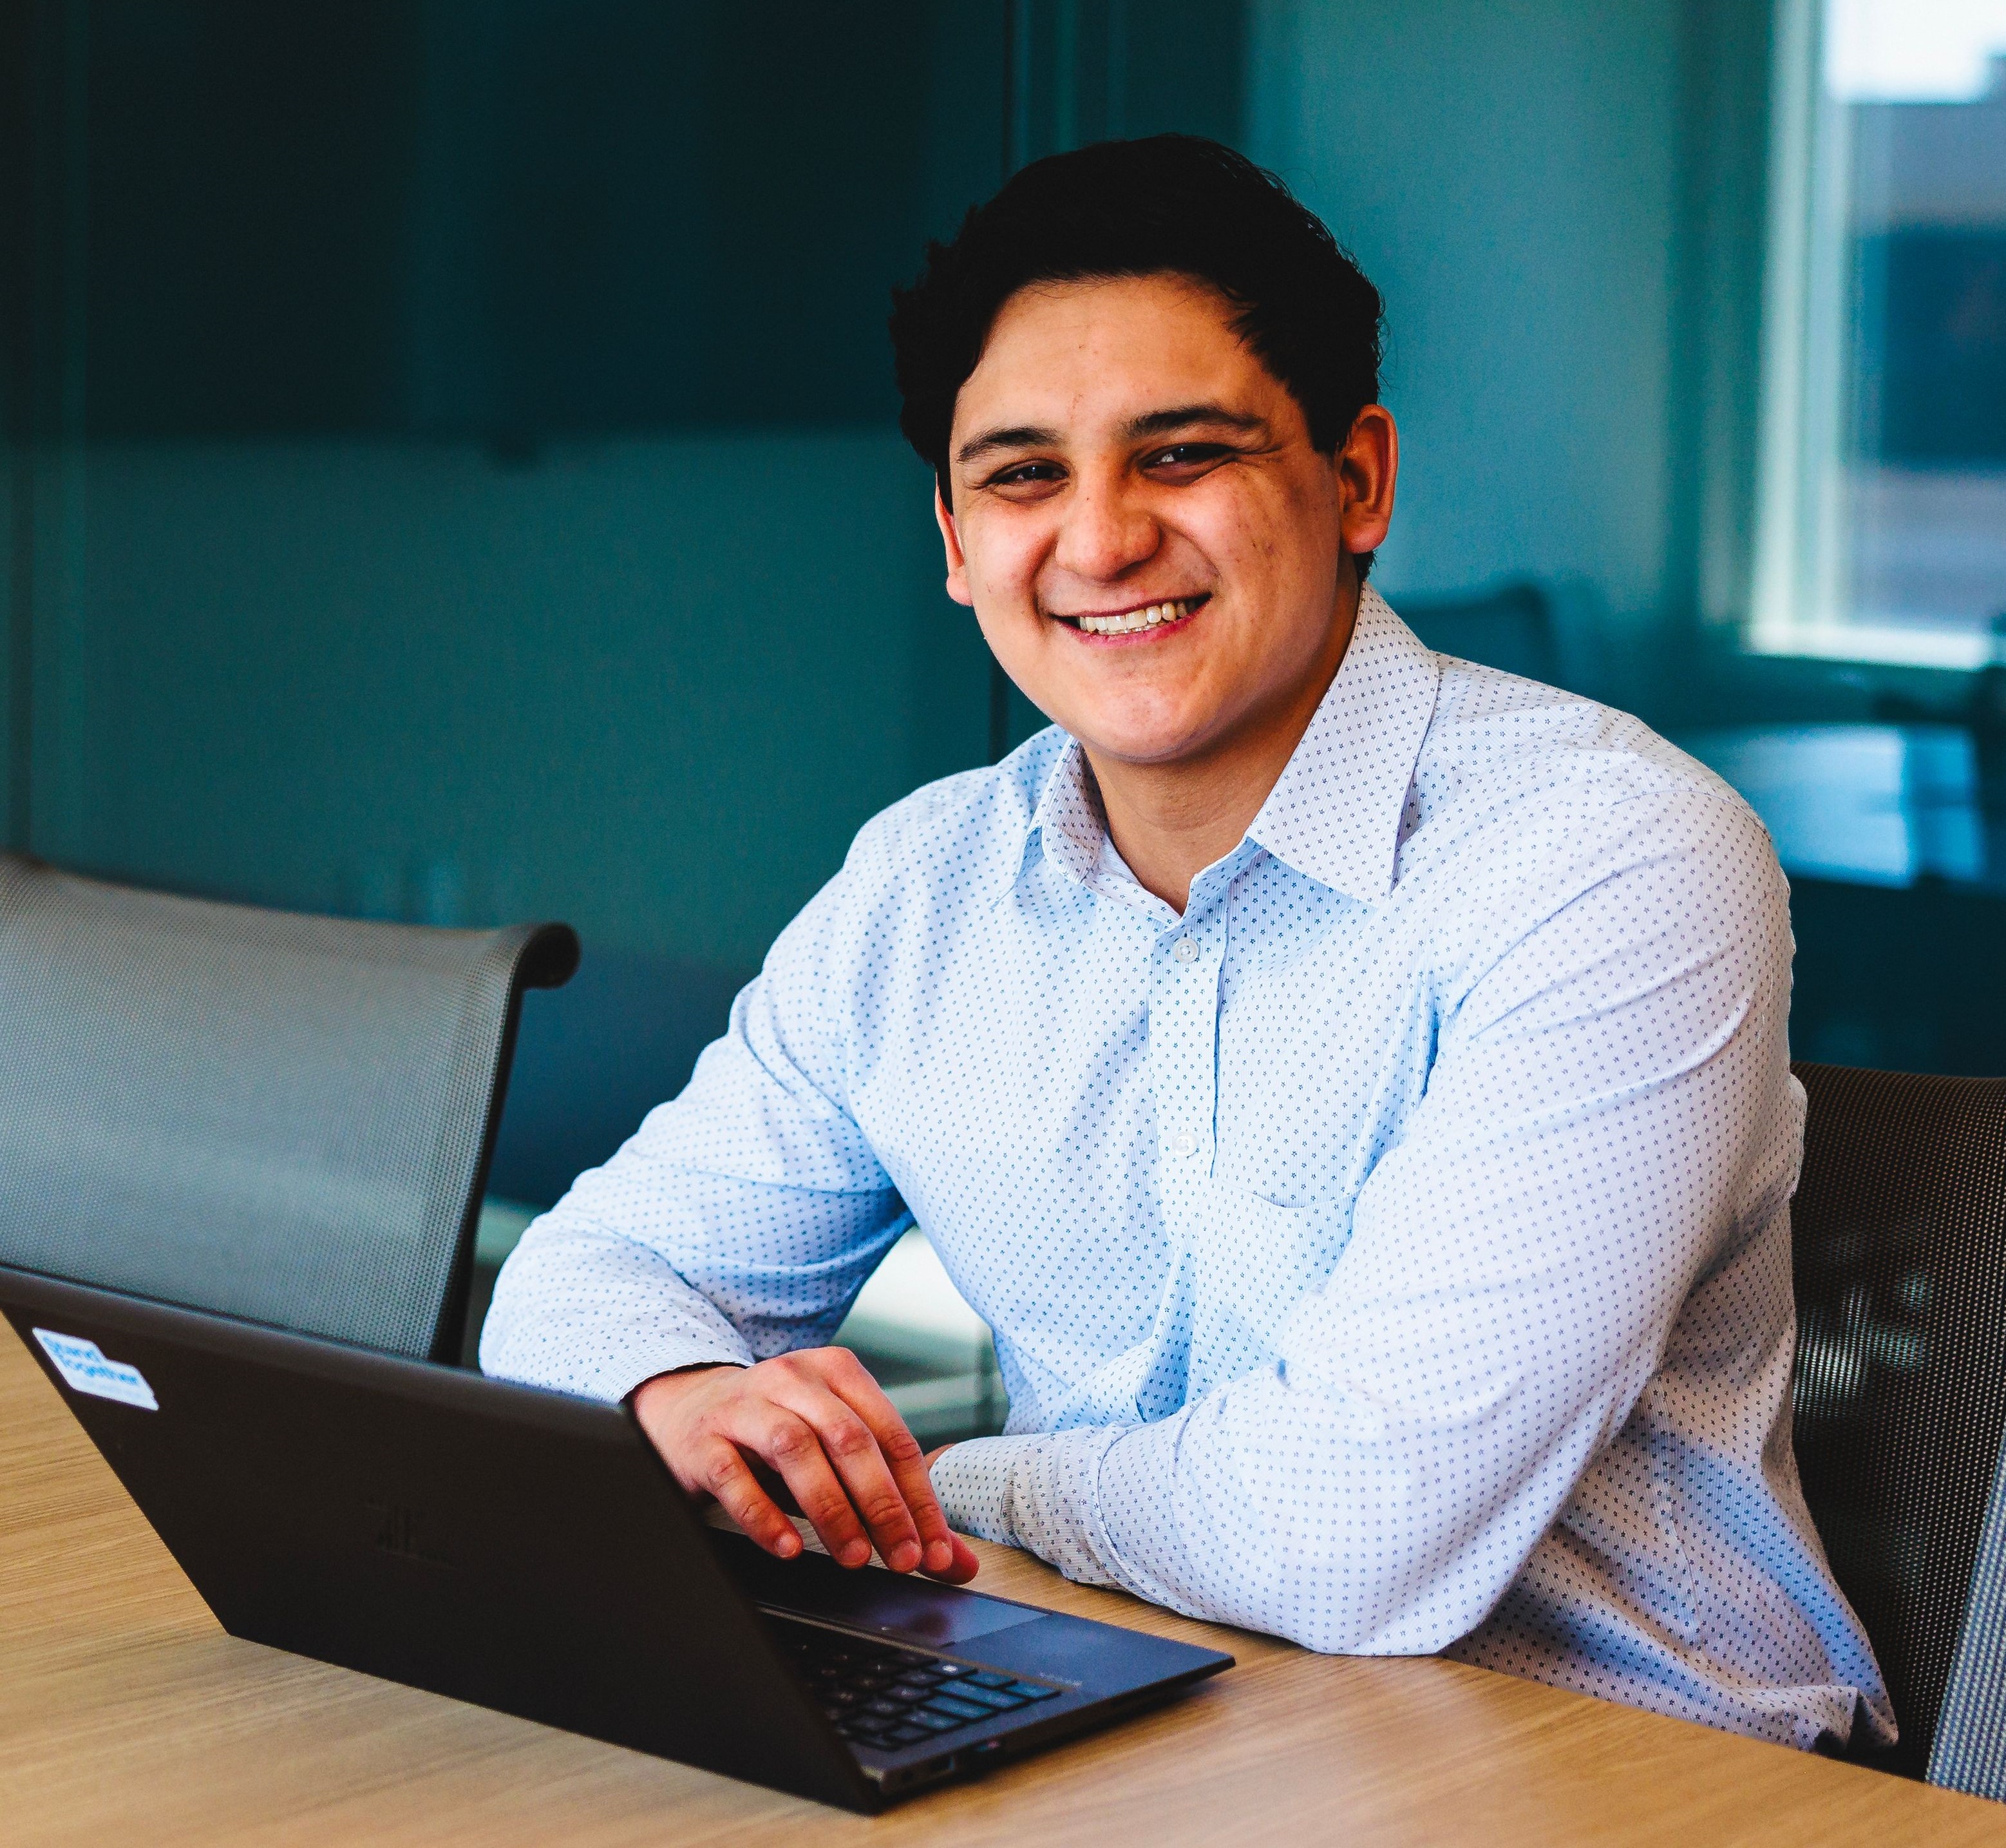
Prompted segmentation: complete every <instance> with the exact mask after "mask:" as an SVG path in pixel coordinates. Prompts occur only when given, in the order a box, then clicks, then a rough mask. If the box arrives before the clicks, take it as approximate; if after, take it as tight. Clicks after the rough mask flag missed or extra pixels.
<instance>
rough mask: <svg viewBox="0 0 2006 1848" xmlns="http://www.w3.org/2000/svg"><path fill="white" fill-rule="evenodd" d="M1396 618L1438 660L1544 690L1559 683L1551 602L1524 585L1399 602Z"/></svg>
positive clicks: (1533, 587) (1537, 589)
mask: <svg viewBox="0 0 2006 1848" xmlns="http://www.w3.org/2000/svg"><path fill="white" fill-rule="evenodd" d="M1398 613H1399V618H1400V620H1401V621H1402V622H1404V623H1406V625H1407V626H1408V628H1410V629H1412V630H1413V632H1414V633H1415V634H1416V635H1419V636H1420V639H1422V640H1423V641H1424V642H1426V643H1427V645H1428V646H1429V647H1431V648H1432V649H1434V651H1435V652H1436V653H1438V654H1452V655H1454V656H1456V657H1457V658H1458V659H1459V660H1466V661H1479V662H1481V663H1482V664H1483V666H1485V667H1497V668H1501V669H1502V670H1503V671H1505V673H1507V674H1522V675H1523V676H1524V677H1525V678H1526V679H1527V680H1539V681H1546V682H1547V683H1548V684H1549V685H1551V684H1552V683H1553V682H1554V681H1557V679H1559V678H1560V651H1559V649H1558V648H1557V646H1556V645H1555V642H1554V618H1553V607H1552V601H1551V600H1550V598H1549V597H1547V593H1546V592H1545V591H1543V590H1541V589H1540V586H1538V585H1537V584H1536V583H1532V582H1531V581H1530V580H1529V579H1528V580H1526V581H1522V582H1521V583H1512V584H1506V585H1504V586H1501V588H1500V589H1497V590H1491V591H1487V592H1485V593H1483V594H1481V595H1479V596H1475V597H1457V598H1453V599H1448V598H1427V599H1422V598H1415V599H1413V600H1409V599H1406V598H1402V600H1401V601H1400V603H1399V606H1398Z"/></svg>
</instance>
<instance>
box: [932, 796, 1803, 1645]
mask: <svg viewBox="0 0 2006 1848" xmlns="http://www.w3.org/2000/svg"><path fill="white" fill-rule="evenodd" d="M1650 808H1652V804H1650V803H1649V802H1648V801H1639V802H1638V803H1635V804H1633V805H1632V813H1631V815H1630V816H1629V818H1628V821H1627V822H1624V824H1622V826H1623V827H1624V828H1627V829H1628V834H1627V837H1626V838H1625V839H1624V840H1621V841H1619V842H1618V843H1617V844H1616V845H1615V846H1614V847H1612V848H1610V850H1609V851H1608V853H1607V855H1606V857H1605V858H1604V859H1603V862H1602V864H1600V865H1599V866H1596V867H1594V868H1592V869H1591V871H1590V874H1589V876H1585V877H1583V878H1581V879H1579V880H1578V881H1577V882H1572V883H1571V884H1568V885H1567V886H1566V889H1567V890H1568V891H1570V892H1571V895H1572V896H1568V897H1567V898H1566V899H1565V902H1564V903H1563V902H1561V901H1560V900H1559V899H1550V900H1549V901H1548V903H1547V908H1546V910H1544V911H1543V912H1542V913H1533V914H1532V915H1533V918H1534V921H1533V923H1532V924H1530V925H1529V927H1528V928H1525V929H1524V930H1523V931H1517V932H1516V934H1515V935H1514V934H1513V931H1515V930H1516V927H1513V928H1512V930H1511V931H1504V932H1502V933H1501V937H1503V938H1508V941H1501V942H1498V943H1497V951H1496V954H1495V955H1494V957H1491V958H1490V959H1488V960H1487V966H1485V967H1484V968H1483V970H1482V971H1481V972H1480V973H1479V974H1478V975H1477V977H1476V979H1475V980H1473V981H1469V982H1468V983H1467V984H1466V986H1465V987H1462V990H1461V992H1460V994H1459V996H1458V997H1457V998H1455V1001H1454V1003H1453V1005H1452V1006H1450V1007H1448V1008H1447V1009H1446V1011H1445V1016H1444V1018H1443V1019H1441V1022H1440V1023H1439V1026H1438V1044H1437V1052H1436V1058H1435V1062H1434V1066H1433V1068H1432V1070H1431V1074H1430V1076H1429V1079H1428V1084H1427V1093H1426V1096H1425V1097H1424V1100H1423V1102H1422V1104H1421V1106H1420V1108H1419V1110H1418V1111H1417V1112H1416V1114H1415V1115H1414V1116H1413V1118H1412V1119H1410V1121H1409V1125H1408V1126H1407V1128H1406V1133H1405V1135H1403V1137H1402V1139H1401V1140H1400V1141H1399V1142H1398V1143H1397V1144H1396V1145H1395V1146H1393V1147H1392V1149H1389V1150H1388V1152H1387V1153H1385V1155H1383V1156H1381V1159H1380V1160H1379V1161H1378V1164H1377V1166H1376V1167H1375V1168H1374V1170H1373V1171H1372V1172H1371V1174H1370V1176H1369V1177H1368V1178H1367V1181H1366V1182H1365V1184H1364V1187H1363V1188H1362V1189H1361V1191H1360V1194H1359V1195H1358V1199H1357V1206H1356V1211H1355V1214H1354V1217H1353V1230H1352V1235H1351V1237H1350V1242H1349V1244H1347V1245H1346V1248H1345V1249H1344V1251H1343V1255H1341V1256H1340V1258H1339V1260H1338V1262H1337V1263H1336V1265H1335V1267H1334V1269H1333V1270H1332V1273H1331V1275H1330V1276H1329V1279H1328V1280H1327V1281H1326V1283H1325V1284H1324V1286H1323V1287H1321V1288H1320V1289H1319V1290H1317V1291H1315V1292H1314V1293H1313V1294H1311V1295H1309V1296H1308V1297H1306V1298H1305V1299H1304V1301H1301V1302H1300V1304H1298V1305H1297V1307H1296V1308H1295V1309H1294V1310H1293V1311H1292V1313H1291V1314H1290V1317H1289V1318H1288V1320H1287V1321H1286V1323H1285V1324H1284V1325H1283V1329H1282V1331H1281V1333H1280V1336H1279V1339H1278V1341H1277V1343H1276V1360H1275V1361H1274V1363H1273V1364H1271V1365H1269V1366H1266V1367H1265V1368H1262V1369H1260V1370H1259V1371H1255V1372H1253V1373H1251V1374H1248V1375H1244V1376H1242V1377H1241V1378H1237V1379H1234V1380H1232V1381H1230V1382H1227V1383H1226V1384H1224V1385H1221V1386H1219V1387H1218V1388H1217V1389H1215V1390H1213V1391H1212V1392H1210V1393H1209V1394H1207V1395H1206V1396H1204V1397H1203V1398H1202V1399H1198V1401H1196V1402H1195V1403H1191V1404H1190V1405H1188V1406H1185V1407H1184V1409H1182V1410H1180V1411H1178V1412H1177V1413H1175V1414H1174V1415H1173V1416H1170V1417H1166V1418H1163V1419H1162V1420H1159V1421H1156V1422H1153V1423H1148V1424H1129V1425H1121V1426H1116V1427H1103V1428H1091V1429H1073V1430H1067V1431H1059V1432H1057V1433H1052V1434H1045V1435H1040V1436H1022V1437H1012V1438H988V1439H983V1440H979V1441H973V1442H970V1443H966V1444H963V1445H958V1446H956V1447H955V1448H953V1449H952V1450H950V1451H949V1452H948V1453H947V1454H946V1456H945V1457H943V1458H942V1459H941V1461H940V1463H938V1465H937V1466H935V1469H934V1483H935V1485H936V1487H937V1488H938V1490H939V1491H940V1492H941V1496H942V1498H943V1501H944V1502H945V1505H946V1507H947V1509H948V1514H949V1516H950V1518H951V1519H953V1520H955V1523H956V1524H957V1525H958V1526H965V1527H966V1528H967V1529H970V1530H971V1531H973V1532H974V1533H977V1534H979V1535H981V1536H984V1537H987V1538H989V1539H992V1540H1003V1541H1007V1542H1010V1543H1013V1544H1018V1545H1021V1546H1023V1547H1027V1548H1029V1550H1030V1551H1033V1552H1036V1553H1037V1554H1040V1555H1041V1556H1042V1557H1043V1558H1046V1559H1047V1560H1049V1561H1051V1562H1052V1563H1053V1564H1054V1565H1057V1566H1058V1567H1059V1568H1060V1569H1061V1571H1063V1572H1065V1573H1066V1574H1068V1575H1069V1576H1071V1577H1073V1578H1075V1579H1084V1580H1087V1581H1089V1582H1098V1583H1111V1584H1115V1585H1119V1586H1124V1587H1125V1588H1127V1589H1129V1590H1131V1591H1133V1592H1135V1593H1138V1595H1139V1596H1143V1597H1146V1598H1148V1599H1150V1600H1153V1601H1155V1602H1156V1603H1162V1604H1165V1605H1167V1606H1169V1607H1171V1608H1173V1609H1175V1610H1181V1611H1183V1612H1184V1613H1186V1614H1189V1615H1191V1616H1195V1617H1205V1618H1209V1619H1212V1620H1215V1621H1223V1622H1228V1623H1233V1624H1241V1625H1244V1626H1246V1627H1248V1628H1253V1629H1257V1630H1263V1631H1267V1632H1272V1633H1275V1634H1279V1635H1285V1636H1288V1637H1290V1638H1292V1639H1294V1640H1296V1641H1297V1642H1301V1643H1304V1644H1306V1645H1307V1646H1309V1647H1311V1648H1313V1649H1325V1650H1332V1651H1343V1652H1346V1653H1368V1654H1370V1653H1384V1654H1402V1653H1427V1652H1431V1651H1433V1650H1435V1649H1441V1648H1442V1647H1444V1646H1446V1645H1448V1643H1450V1642H1453V1641H1454V1640H1455V1639H1457V1638H1458V1637H1459V1636H1461V1635H1464V1634H1465V1633H1466V1632H1468V1631H1469V1630H1470V1629H1472V1628H1474V1627H1475V1626H1476V1624H1478V1623H1480V1622H1481V1621H1483V1618H1484V1617H1486V1616H1487V1614H1489V1612H1490V1609H1491V1608H1492V1607H1493V1606H1494V1604H1495V1603H1497V1600H1498V1599H1499V1598H1500V1597H1501V1596H1502V1595H1503V1594H1504V1593H1505V1590H1506V1589H1507V1588H1508V1586H1510V1585H1511V1583H1512V1580H1513V1579H1514V1578H1515V1576H1516V1575H1517V1574H1518V1572H1519V1568H1521V1566H1522V1565H1523V1563H1524V1562H1525V1561H1526V1558H1527V1557H1528V1555H1529V1553H1530V1552H1531V1551H1532V1549H1533V1547H1534V1546H1535V1544H1536V1543H1537V1541H1538V1540H1539V1539H1540V1536H1541V1535H1542V1534H1543V1533H1544V1532H1545V1531H1546V1529H1547V1527H1548V1526H1550V1524H1551V1523H1552V1522H1553V1521H1554V1519H1555V1517H1556V1515H1557V1514H1558V1513H1559V1512H1560V1511H1561V1508H1562V1507H1563V1505H1564V1503H1565V1502H1566V1501H1567V1499H1568V1496H1569V1495H1570V1494H1571V1492H1572V1491H1573V1489H1574V1487H1575V1484H1576V1483H1577V1482H1578V1480H1579V1479H1580V1477H1581V1476H1582V1473H1583V1471H1584V1470H1585V1469H1586V1467H1587V1466H1588V1465H1589V1463H1590V1461H1591V1460H1592V1459H1593V1458H1594V1456H1596V1452H1598V1451H1599V1450H1600V1449H1601V1448H1603V1446H1604V1445H1607V1443H1609V1442H1610V1440H1611V1439H1612V1438H1614V1436H1615V1434H1617V1431H1619V1430H1621V1427H1622V1426H1623V1424H1624V1421H1625V1420H1626V1419H1627V1418H1628V1416H1629V1414H1630V1412H1631V1408H1632V1406H1633V1405H1634V1404H1635V1402H1636V1400H1637V1399H1638V1395H1639V1393H1640V1392H1642V1389H1643V1388H1644V1386H1645V1382H1647V1381H1648V1380H1649V1378H1650V1376H1651V1375H1652V1373H1653V1371H1655V1370H1656V1367H1657V1365H1658V1363H1659V1357H1660V1356H1661V1354H1662V1353H1663V1350H1664V1348H1665V1346H1666V1341H1667V1339H1668V1337H1669V1336H1670V1332H1671V1330H1672V1327H1673V1322H1674V1321H1675V1320H1676V1318H1677V1316H1678V1314H1679V1311H1680V1307H1681V1305H1682V1304H1683V1303H1684V1301H1685V1299H1686V1297H1687V1296H1688V1294H1689V1293H1690V1292H1691V1290H1692V1289H1693V1287H1694V1286H1695V1283H1696V1282H1697V1281H1698V1280H1699V1279H1700V1278H1701V1277H1702V1276H1703V1275H1704V1274H1705V1272H1707V1271H1708V1269H1709V1266H1712V1265H1716V1264H1719V1263H1723V1262H1726V1259H1727V1256H1728V1255H1729V1254H1730V1253H1731V1252H1733V1251H1735V1250H1737V1249H1739V1248H1740V1247H1741V1246H1742V1245H1743V1244H1745V1243H1746V1242H1747V1241H1748V1240H1749V1239H1751V1238H1753V1237H1756V1236H1757V1235H1758V1234H1759V1233H1760V1232H1761V1230H1762V1229H1763V1228H1764V1227H1765V1226H1767V1225H1768V1223H1770V1222H1771V1221H1772V1220H1773V1219H1774V1217H1775V1215H1776V1213H1778V1212H1779V1211H1780V1210H1781V1209H1783V1206H1784V1205H1785V1204H1786V1202H1787V1200H1788V1198H1789V1195H1790V1192H1791V1190H1792V1188H1793V1186H1794V1184H1795V1180H1796V1174H1797V1160H1798V1153H1799V1150H1800V1146H1801V1128H1802V1119H1801V1115H1800V1111H1799V1107H1798V1104H1797V1093H1796V1090H1795V1087H1794V1084H1793V1080H1792V1079H1790V1072H1789V1062H1788V1061H1789V1053H1788V1047H1787V1040H1786V1016H1787V1009H1788V1005H1789V994H1790V947H1791V946H1790V927H1789V919H1788V909H1787V890H1786V887H1785V886H1784V884H1783V876H1782V874H1781V873H1780V871H1779V870H1778V868H1777V867H1776V864H1775V855H1774V854H1773V852H1772V850H1771V848H1770V847H1769V844H1768V839H1767V836H1765V835H1764V834H1763V833H1762V832H1761V826H1760V824H1759V823H1758V822H1756V821H1755V820H1754V818H1753V816H1752V815H1749V814H1748V812H1747V810H1746V809H1745V808H1741V806H1740V804H1738V803H1733V802H1732V801H1730V799H1729V798H1727V797H1725V796H1724V795H1723V796H1719V797H1714V796H1708V797H1703V798H1700V799H1697V800H1696V799H1695V798H1694V797H1691V796H1688V797H1686V798H1685V799H1684V803H1683V805H1682V807H1681V806H1679V805H1673V812H1672V813H1671V815H1670V817H1669V818H1668V815H1667V811H1666V808H1663V807H1661V808H1659V810H1658V812H1657V813H1656V815H1652V814H1650V813H1649V812H1648V811H1649V810H1650ZM1636 811H1646V812H1642V813H1638V812H1636ZM1619 831H1621V830H1620V829H1619ZM1549 870H1551V869H1549ZM1577 870H1578V868H1577ZM1499 909H1500V910H1501V913H1508V912H1509V911H1510V910H1511V909H1512V907H1511V906H1509V905H1504V906H1500V908H1499Z"/></svg>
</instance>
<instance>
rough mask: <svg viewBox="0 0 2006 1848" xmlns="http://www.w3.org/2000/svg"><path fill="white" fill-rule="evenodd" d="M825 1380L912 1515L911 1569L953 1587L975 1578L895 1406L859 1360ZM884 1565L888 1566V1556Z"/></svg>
mask: <svg viewBox="0 0 2006 1848" xmlns="http://www.w3.org/2000/svg"><path fill="white" fill-rule="evenodd" d="M827 1377H828V1378H829V1386H830V1389H831V1390H832V1392H835V1393H836V1394H837V1396H839V1397H840V1398H842V1399H843V1400H845V1401H846V1403H848V1404H849V1405H850V1406H851V1407H852V1409H853V1410H854V1411H855V1412H856V1413H857V1417H860V1419H862V1420H863V1421H864V1424H865V1425H866V1426H867V1427H868V1428H869V1430H870V1431H871V1435H872V1436H873V1437H874V1438H876V1439H877V1441H878V1451H879V1452H880V1454H881V1455H882V1456H883V1458H884V1459H885V1465H886V1467H887V1468H888V1469H889V1470H890V1472H891V1475H892V1480H893V1481H894V1482H896V1484H897V1485H898V1490H899V1496H900V1498H901V1499H902V1500H903V1502H904V1504H905V1505H906V1508H907V1509H908V1510H909V1511H910V1514H911V1516H912V1522H913V1531H914V1533H915V1534H916V1535H917V1539H918V1541H919V1545H920V1557H919V1558H917V1560H915V1561H913V1564H915V1565H920V1566H923V1567H924V1568H925V1570H926V1571H927V1573H928V1574H929V1575H931V1576H932V1577H934V1578H936V1579H951V1580H952V1582H955V1583H956V1584H959V1583H960V1582H962V1581H963V1580H964V1579H972V1578H973V1577H974V1575H975V1572H976V1565H977V1561H976V1558H975V1555H974V1554H973V1553H971V1552H970V1551H969V1550H968V1548H967V1547H966V1546H965V1545H960V1544H958V1543H957V1542H956V1540H955V1536H954V1530H953V1529H952V1528H951V1527H949V1526H948V1522H947V1513H946V1511H945V1509H944V1508H941V1505H940V1498H939V1497H938V1495H936V1494H934V1484H933V1478H932V1477H931V1476H929V1475H928V1474H927V1459H926V1453H925V1452H924V1451H923V1450H922V1449H921V1448H920V1444H919V1440H918V1439H917V1438H915V1437H914V1436H913V1434H912V1432H911V1431H910V1430H909V1429H907V1428H906V1421H905V1420H904V1419H903V1418H901V1417H899V1410H898V1407H897V1406H895V1405H893V1404H892V1402H891V1400H890V1399H888V1398H887V1397H886V1396H885V1390H884V1389H883V1388H882V1386H880V1385H878V1382H876V1381H875V1379H873V1378H871V1375H870V1372H869V1371H868V1369H867V1368H865V1367H864V1365H863V1364H862V1363H861V1362H860V1361H859V1362H857V1363H856V1364H855V1365H853V1366H845V1365H843V1364H842V1363H841V1362H836V1364H834V1365H832V1367H831V1368H830V1369H829V1375H828V1376H827ZM881 1551H882V1549H881ZM885 1563H886V1564H887V1565H891V1564H892V1559H891V1557H890V1555H889V1554H886V1555H885ZM963 1568H966V1569H963ZM898 1569H899V1570H902V1571H903V1570H905V1569H906V1568H903V1567H901V1568H898Z"/></svg>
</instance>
